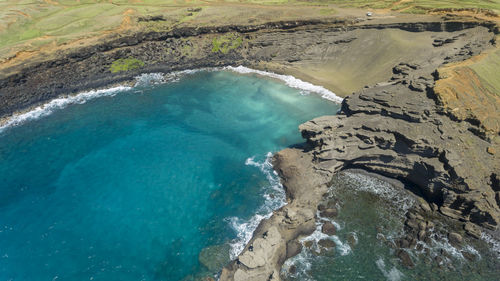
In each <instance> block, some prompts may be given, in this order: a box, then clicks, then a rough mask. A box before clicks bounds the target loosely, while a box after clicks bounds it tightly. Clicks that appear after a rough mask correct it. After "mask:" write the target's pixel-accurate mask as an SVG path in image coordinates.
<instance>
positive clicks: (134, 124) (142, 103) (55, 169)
mask: <svg viewBox="0 0 500 281" xmlns="http://www.w3.org/2000/svg"><path fill="white" fill-rule="evenodd" d="M337 110H338V105H337V104H335V103H333V102H329V101H327V100H325V99H322V98H320V97H319V96H317V95H314V94H310V95H304V94H303V93H301V92H300V91H299V90H297V89H292V88H290V87H288V86H286V85H284V84H283V83H280V82H278V81H274V80H271V79H267V78H262V77H256V76H249V75H238V74H235V73H232V72H228V71H202V72H197V73H195V74H190V75H186V76H184V77H183V78H182V79H180V81H177V82H171V83H167V84H163V85H156V86H154V87H153V86H149V87H145V88H144V87H143V88H139V89H138V88H135V89H132V90H129V91H125V92H121V93H119V94H117V95H115V96H106V97H101V98H97V99H92V100H89V101H87V102H86V103H84V104H74V105H70V106H68V107H66V108H65V109H61V110H57V111H55V112H53V113H52V114H51V115H49V116H46V117H44V118H40V119H38V120H34V121H30V122H27V123H25V124H23V125H21V126H18V127H13V128H10V129H8V130H6V131H4V132H2V133H1V134H0V192H1V193H0V280H11V279H12V280H107V281H109V280H123V281H127V280H182V279H183V278H186V280H190V279H192V278H194V277H195V276H203V275H213V273H214V270H215V269H214V268H216V267H217V266H218V265H219V264H220V263H223V262H224V261H225V260H227V257H228V255H229V253H230V252H231V251H233V254H234V251H237V248H238V245H239V246H240V247H241V245H242V243H243V242H244V241H243V240H244V239H245V235H246V238H247V239H248V231H249V230H251V226H252V220H255V219H256V218H259V217H261V216H255V214H260V215H265V214H266V213H267V212H269V211H270V207H273V204H275V205H276V206H279V204H281V203H280V202H281V201H280V200H282V196H283V195H282V193H280V192H279V191H278V190H276V188H275V187H276V186H273V184H274V185H275V184H276V182H275V180H276V179H275V178H274V179H273V177H275V176H274V175H272V174H271V173H270V171H269V166H268V165H267V166H266V164H265V160H266V155H267V153H268V152H275V151H278V150H280V149H283V148H284V147H287V146H289V145H292V144H295V143H299V142H302V139H301V137H300V134H299V132H298V130H297V126H298V125H299V124H300V123H302V122H304V121H306V120H309V119H311V118H314V117H317V116H321V115H325V114H335V113H336V111H337ZM266 169H267V170H266ZM270 181H271V182H270ZM242 231H243V232H244V231H246V232H247V233H241V232H242ZM238 243H239V244H238ZM214 245H216V246H214ZM221 245H222V246H221ZM224 245H225V246H224ZM207 247H208V248H207ZM203 249H205V251H206V252H205V253H204V254H202V255H201V257H199V256H200V252H201V251H202V250H203ZM207 249H208V250H207ZM214 249H215V250H214ZM216 254H217V255H216ZM210 255H213V256H214V257H215V256H216V257H217V258H220V259H221V260H216V258H214V259H211V258H209V259H208V261H207V259H206V257H207V256H210ZM204 257H205V258H204ZM200 259H201V260H204V263H201V262H200ZM210 262H214V264H213V265H210Z"/></svg>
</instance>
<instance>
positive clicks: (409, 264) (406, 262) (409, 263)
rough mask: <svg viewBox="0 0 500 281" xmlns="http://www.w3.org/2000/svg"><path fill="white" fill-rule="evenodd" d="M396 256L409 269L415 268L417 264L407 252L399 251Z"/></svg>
mask: <svg viewBox="0 0 500 281" xmlns="http://www.w3.org/2000/svg"><path fill="white" fill-rule="evenodd" d="M396 256H397V257H398V258H399V259H400V260H401V264H402V265H403V266H405V267H407V268H413V267H414V266H415V264H414V263H413V261H412V260H411V257H410V255H409V254H408V252H406V251H405V250H398V251H397V252H396Z"/></svg>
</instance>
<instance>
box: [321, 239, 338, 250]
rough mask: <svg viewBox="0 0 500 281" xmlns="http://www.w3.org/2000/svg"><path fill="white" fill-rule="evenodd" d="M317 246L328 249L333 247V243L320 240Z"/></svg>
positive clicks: (328, 240)
mask: <svg viewBox="0 0 500 281" xmlns="http://www.w3.org/2000/svg"><path fill="white" fill-rule="evenodd" d="M318 245H320V246H322V247H325V248H327V249H330V248H334V247H335V242H333V241H332V240H330V239H321V240H319V242H318Z"/></svg>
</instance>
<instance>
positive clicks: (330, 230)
mask: <svg viewBox="0 0 500 281" xmlns="http://www.w3.org/2000/svg"><path fill="white" fill-rule="evenodd" d="M321 232H323V233H324V234H326V235H335V233H336V232H337V231H336V229H335V225H333V223H331V222H325V223H324V224H323V226H322V227H321Z"/></svg>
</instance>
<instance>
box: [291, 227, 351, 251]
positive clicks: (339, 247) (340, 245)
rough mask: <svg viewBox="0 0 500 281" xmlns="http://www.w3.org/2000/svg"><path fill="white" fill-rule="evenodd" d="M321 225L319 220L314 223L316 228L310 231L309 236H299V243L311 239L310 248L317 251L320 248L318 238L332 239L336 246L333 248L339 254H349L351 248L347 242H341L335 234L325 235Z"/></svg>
mask: <svg viewBox="0 0 500 281" xmlns="http://www.w3.org/2000/svg"><path fill="white" fill-rule="evenodd" d="M322 225H323V224H322V223H321V222H317V223H316V229H315V230H314V232H313V233H311V235H309V236H306V237H303V238H301V239H300V240H299V241H300V242H301V243H304V242H306V241H312V242H313V246H312V247H311V249H312V250H314V251H316V252H317V253H319V252H320V248H319V245H318V242H319V241H320V240H323V239H328V240H332V241H333V242H335V246H336V247H335V250H336V251H337V252H338V253H339V254H340V255H341V256H345V255H348V254H350V253H351V252H352V249H351V247H350V246H349V244H348V243H345V242H342V241H341V240H340V239H339V237H338V236H337V235H331V236H330V235H327V234H325V233H323V232H322V231H321V227H322Z"/></svg>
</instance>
